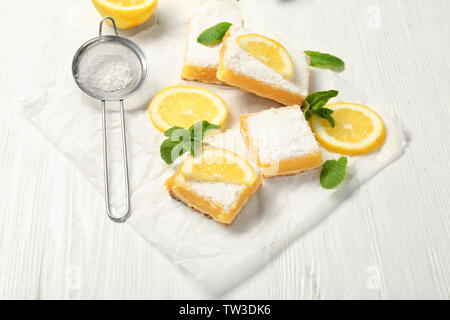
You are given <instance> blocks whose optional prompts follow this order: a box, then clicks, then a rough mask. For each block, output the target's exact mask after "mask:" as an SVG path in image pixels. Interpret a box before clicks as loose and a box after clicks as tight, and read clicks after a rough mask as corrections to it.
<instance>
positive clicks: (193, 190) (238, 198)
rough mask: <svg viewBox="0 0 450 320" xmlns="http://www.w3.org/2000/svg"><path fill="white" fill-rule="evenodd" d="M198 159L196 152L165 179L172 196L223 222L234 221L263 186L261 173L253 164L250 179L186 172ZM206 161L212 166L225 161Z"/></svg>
mask: <svg viewBox="0 0 450 320" xmlns="http://www.w3.org/2000/svg"><path fill="white" fill-rule="evenodd" d="M215 149H217V148H215ZM221 150H223V149H221ZM203 152H205V151H203ZM206 152H207V151H206ZM227 153H228V154H232V155H233V156H236V157H238V158H239V159H240V160H239V161H245V163H246V165H250V164H249V163H248V162H247V161H246V160H244V159H243V158H240V157H239V156H238V155H236V154H234V153H231V152H229V151H228V152H227ZM198 158H201V156H198ZM195 161H196V160H193V157H192V156H189V157H188V158H187V159H186V160H185V161H184V162H183V164H182V165H181V166H180V167H179V168H178V170H177V171H176V172H175V174H174V175H173V176H171V177H170V178H169V179H167V181H166V183H165V186H166V188H167V191H168V192H169V194H170V195H171V196H172V198H174V199H176V200H179V201H181V202H183V203H184V204H186V205H187V206H188V207H190V208H191V209H194V210H196V211H198V212H200V213H202V214H204V215H205V216H207V217H210V218H212V219H214V220H215V221H218V222H220V223H222V224H225V225H230V224H231V223H232V222H233V221H234V220H235V219H236V217H237V216H238V214H239V213H240V211H241V210H242V208H243V207H244V205H245V204H246V203H247V201H248V200H249V199H250V198H251V196H252V195H253V194H254V193H255V192H256V191H257V190H258V189H259V187H260V186H261V183H262V175H261V173H260V172H259V171H258V170H256V169H255V168H253V166H252V167H251V168H252V169H251V170H252V173H251V174H250V178H249V179H246V180H245V181H246V182H247V183H236V182H230V181H220V179H217V176H215V175H210V176H209V177H202V178H200V179H199V178H195V177H192V176H191V175H190V174H186V173H185V171H186V170H188V171H189V170H190V169H186V167H191V166H192V163H193V162H195ZM200 161H202V160H200ZM203 162H204V163H205V164H207V165H209V166H216V165H220V163H221V161H217V162H209V161H208V160H204V161H203Z"/></svg>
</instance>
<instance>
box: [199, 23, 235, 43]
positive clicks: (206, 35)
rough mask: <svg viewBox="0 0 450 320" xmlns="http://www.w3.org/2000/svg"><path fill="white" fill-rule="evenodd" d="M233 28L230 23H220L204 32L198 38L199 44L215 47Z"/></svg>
mask: <svg viewBox="0 0 450 320" xmlns="http://www.w3.org/2000/svg"><path fill="white" fill-rule="evenodd" d="M230 26H231V23H229V22H220V23H218V24H216V25H215V26H212V27H211V28H208V29H206V30H205V31H203V32H202V33H201V34H200V35H199V36H198V38H197V42H199V43H201V44H204V45H208V46H209V45H213V44H216V43H220V42H222V38H223V37H224V35H225V33H227V31H228V28H229V27H230Z"/></svg>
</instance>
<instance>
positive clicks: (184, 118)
mask: <svg viewBox="0 0 450 320" xmlns="http://www.w3.org/2000/svg"><path fill="white" fill-rule="evenodd" d="M149 113H150V118H151V120H152V122H153V124H154V125H155V127H156V128H158V130H160V131H162V132H165V131H166V130H167V129H169V128H171V127H173V126H179V127H182V128H185V129H188V128H189V127H190V126H192V125H193V124H194V123H195V122H197V121H201V120H207V121H209V122H210V123H213V124H216V125H221V124H222V123H223V122H224V121H225V119H226V118H227V115H228V107H227V105H226V103H225V101H223V100H222V98H220V97H219V96H218V95H217V94H215V93H214V92H212V91H210V90H207V89H204V88H200V87H191V86H173V87H169V88H166V89H164V90H162V91H160V92H159V93H158V94H157V95H156V96H155V97H154V98H153V100H152V102H151V103H150V105H149Z"/></svg>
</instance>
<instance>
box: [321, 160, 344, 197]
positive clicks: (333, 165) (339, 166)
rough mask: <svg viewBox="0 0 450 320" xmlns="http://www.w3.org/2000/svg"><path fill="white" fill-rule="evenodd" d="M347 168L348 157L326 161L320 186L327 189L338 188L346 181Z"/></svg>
mask: <svg viewBox="0 0 450 320" xmlns="http://www.w3.org/2000/svg"><path fill="white" fill-rule="evenodd" d="M346 168H347V158H346V157H340V158H339V159H338V160H327V161H325V163H324V164H323V165H322V171H321V172H320V185H321V186H322V187H323V188H325V189H333V188H336V187H337V186H338V185H340V184H341V183H342V181H344V178H345V171H346Z"/></svg>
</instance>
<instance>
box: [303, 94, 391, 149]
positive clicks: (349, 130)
mask: <svg viewBox="0 0 450 320" xmlns="http://www.w3.org/2000/svg"><path fill="white" fill-rule="evenodd" d="M325 108H329V109H331V110H333V114H332V115H331V116H332V117H333V118H334V121H335V122H336V125H335V127H334V128H332V127H331V125H330V123H329V122H328V120H325V119H322V118H320V117H318V116H316V115H313V116H312V117H311V126H312V130H313V131H314V133H315V134H316V138H317V141H319V142H320V143H321V144H322V145H323V146H324V147H325V148H326V149H328V150H330V151H334V152H338V153H341V154H347V155H361V154H366V153H369V152H371V151H373V150H375V149H377V148H379V147H380V146H381V145H382V144H383V142H384V140H385V138H386V130H385V128H384V124H383V120H382V119H381V118H380V116H379V115H378V114H377V113H376V112H375V111H373V110H372V109H370V108H368V107H366V106H363V105H360V104H355V103H347V102H336V103H332V104H329V105H326V106H325Z"/></svg>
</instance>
